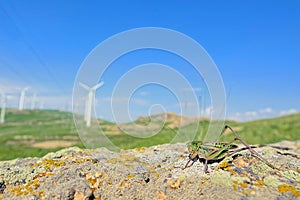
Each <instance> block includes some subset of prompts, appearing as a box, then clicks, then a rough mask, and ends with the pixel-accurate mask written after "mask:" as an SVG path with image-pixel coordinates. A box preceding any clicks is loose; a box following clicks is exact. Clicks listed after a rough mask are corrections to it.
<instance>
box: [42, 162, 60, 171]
mask: <svg viewBox="0 0 300 200" xmlns="http://www.w3.org/2000/svg"><path fill="white" fill-rule="evenodd" d="M42 164H43V165H44V166H45V168H46V170H47V171H48V170H50V171H51V170H53V167H61V166H64V165H66V163H65V162H64V161H61V160H54V159H50V160H43V161H42Z"/></svg>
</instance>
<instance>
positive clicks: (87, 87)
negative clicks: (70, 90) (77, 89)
mask: <svg viewBox="0 0 300 200" xmlns="http://www.w3.org/2000/svg"><path fill="white" fill-rule="evenodd" d="M79 85H80V86H81V87H83V88H84V89H86V90H90V89H91V88H90V87H89V86H87V85H85V84H83V83H81V82H79Z"/></svg>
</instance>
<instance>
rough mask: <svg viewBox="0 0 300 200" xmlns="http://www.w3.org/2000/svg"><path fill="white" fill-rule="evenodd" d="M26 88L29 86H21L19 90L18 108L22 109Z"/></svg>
mask: <svg viewBox="0 0 300 200" xmlns="http://www.w3.org/2000/svg"><path fill="white" fill-rule="evenodd" d="M28 89H29V88H28V87H26V88H23V90H22V91H21V95H20V101H19V110H23V109H24V101H25V94H26V91H27V90H28Z"/></svg>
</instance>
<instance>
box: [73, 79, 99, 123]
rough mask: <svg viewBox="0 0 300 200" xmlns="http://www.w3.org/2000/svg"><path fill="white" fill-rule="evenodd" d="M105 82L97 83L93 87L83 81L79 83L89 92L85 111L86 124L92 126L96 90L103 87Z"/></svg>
mask: <svg viewBox="0 0 300 200" xmlns="http://www.w3.org/2000/svg"><path fill="white" fill-rule="evenodd" d="M103 84H104V82H103V81H102V82H100V83H98V84H97V85H95V86H93V87H89V86H87V85H85V84H83V83H79V85H80V86H81V87H82V88H84V89H86V90H87V91H88V92H89V93H88V96H87V99H86V101H85V112H84V120H85V121H86V126H87V127H90V126H91V119H92V107H93V100H94V98H95V91H96V90H97V89H98V88H99V87H101V86H102V85H103Z"/></svg>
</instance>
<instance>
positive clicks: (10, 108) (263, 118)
mask: <svg viewBox="0 0 300 200" xmlns="http://www.w3.org/2000/svg"><path fill="white" fill-rule="evenodd" d="M0 109H1V106H0ZM6 109H7V110H8V111H9V110H15V111H19V112H22V111H29V110H31V111H38V110H41V111H58V112H68V113H70V114H73V112H72V110H65V109H56V108H42V109H40V108H36V109H30V108H24V109H23V110H19V109H18V108H17V107H6ZM163 114H175V115H176V116H178V117H180V116H182V117H188V118H191V119H197V118H199V119H200V120H201V119H208V120H210V117H209V116H186V115H180V114H178V113H174V112H165V113H157V114H153V115H150V116H148V115H141V116H137V117H136V118H134V119H133V120H132V121H127V122H123V123H130V122H134V121H136V120H138V119H139V118H147V117H151V116H159V115H163ZM297 114H300V112H296V111H295V112H290V113H281V114H279V115H275V116H270V117H262V118H255V119H249V120H244V121H239V120H236V119H231V118H225V121H226V120H228V121H236V122H252V121H259V120H267V119H273V118H280V117H286V116H290V115H297ZM93 118H94V119H97V120H104V121H107V122H110V123H116V122H115V121H111V120H108V119H103V118H99V117H98V118H95V117H93ZM217 120H218V119H217Z"/></svg>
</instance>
